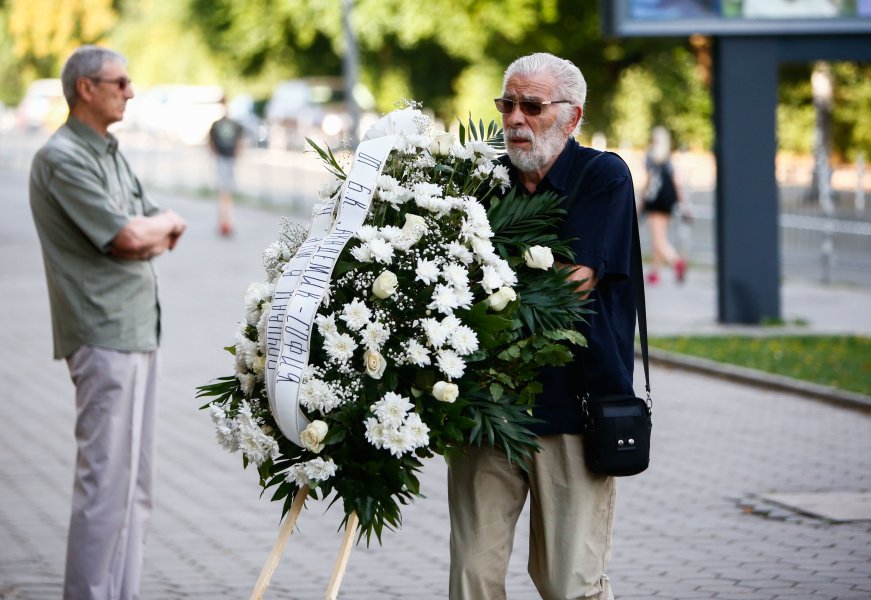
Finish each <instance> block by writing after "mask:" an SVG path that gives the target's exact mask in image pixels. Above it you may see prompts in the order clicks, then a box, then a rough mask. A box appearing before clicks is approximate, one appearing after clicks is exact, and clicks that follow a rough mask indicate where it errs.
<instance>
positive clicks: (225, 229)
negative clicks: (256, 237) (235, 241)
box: [218, 223, 233, 237]
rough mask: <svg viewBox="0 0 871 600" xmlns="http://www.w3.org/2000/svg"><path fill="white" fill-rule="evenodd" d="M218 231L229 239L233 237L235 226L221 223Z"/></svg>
mask: <svg viewBox="0 0 871 600" xmlns="http://www.w3.org/2000/svg"><path fill="white" fill-rule="evenodd" d="M218 231H219V232H220V233H221V235H222V236H224V237H229V236H231V235H233V226H232V225H230V224H229V223H221V226H220V227H219V228H218Z"/></svg>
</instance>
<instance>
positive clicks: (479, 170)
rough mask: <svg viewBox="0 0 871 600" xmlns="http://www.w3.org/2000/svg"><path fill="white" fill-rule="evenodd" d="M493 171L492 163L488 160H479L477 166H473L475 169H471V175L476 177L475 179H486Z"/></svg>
mask: <svg viewBox="0 0 871 600" xmlns="http://www.w3.org/2000/svg"><path fill="white" fill-rule="evenodd" d="M492 172H493V163H491V162H490V161H484V162H479V163H478V166H477V167H475V170H474V171H472V177H476V178H477V179H487V178H489V177H490V173H492Z"/></svg>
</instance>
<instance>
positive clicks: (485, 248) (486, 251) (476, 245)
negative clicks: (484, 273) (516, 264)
mask: <svg viewBox="0 0 871 600" xmlns="http://www.w3.org/2000/svg"><path fill="white" fill-rule="evenodd" d="M469 242H470V243H471V244H472V251H473V252H474V253H475V256H477V257H478V260H479V261H481V262H483V263H485V264H488V263H491V262H492V261H494V260H496V259H497V258H498V256H497V255H496V248H495V247H494V246H493V242H491V241H490V240H488V239H487V238H480V237H475V238H472V239H471V240H469Z"/></svg>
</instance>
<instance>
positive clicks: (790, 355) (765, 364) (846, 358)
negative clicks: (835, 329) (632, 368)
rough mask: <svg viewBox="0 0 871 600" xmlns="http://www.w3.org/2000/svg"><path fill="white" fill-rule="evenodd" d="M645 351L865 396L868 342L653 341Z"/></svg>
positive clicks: (870, 376)
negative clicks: (657, 350)
mask: <svg viewBox="0 0 871 600" xmlns="http://www.w3.org/2000/svg"><path fill="white" fill-rule="evenodd" d="M650 345H651V346H652V347H655V348H662V349H663V350H669V351H671V352H678V353H681V354H689V355H692V356H699V357H702V358H707V359H710V360H715V361H719V362H724V363H729V364H733V365H739V366H742V367H748V368H751V369H757V370H759V371H765V372H768V373H774V374H777V375H783V376H786V377H792V378H794V379H801V380H804V381H810V382H813V383H818V384H821V385H828V386H832V387H835V388H839V389H842V390H848V391H852V392H858V393H860V394H866V395H871V338H868V337H862V336H764V337H747V336H737V335H728V336H722V337H720V336H716V337H715V336H687V337H653V338H651V339H650Z"/></svg>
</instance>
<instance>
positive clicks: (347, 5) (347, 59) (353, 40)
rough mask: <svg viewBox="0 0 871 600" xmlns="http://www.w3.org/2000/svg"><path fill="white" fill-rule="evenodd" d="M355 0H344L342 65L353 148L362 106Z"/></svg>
mask: <svg viewBox="0 0 871 600" xmlns="http://www.w3.org/2000/svg"><path fill="white" fill-rule="evenodd" d="M353 2H354V0H342V29H343V31H344V34H345V56H344V57H343V60H342V67H343V70H344V75H345V96H346V97H347V99H348V111H349V116H350V117H351V131H350V140H349V141H350V144H351V148H356V147H357V142H358V141H359V139H358V137H359V131H358V130H359V128H360V107H359V106H358V105H357V100H356V98H354V88H356V87H357V79H358V65H359V62H360V60H359V59H360V56H359V52H360V51H359V49H358V47H357V37H356V36H355V34H354V30H353V28H352V27H351V12H352V10H353Z"/></svg>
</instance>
